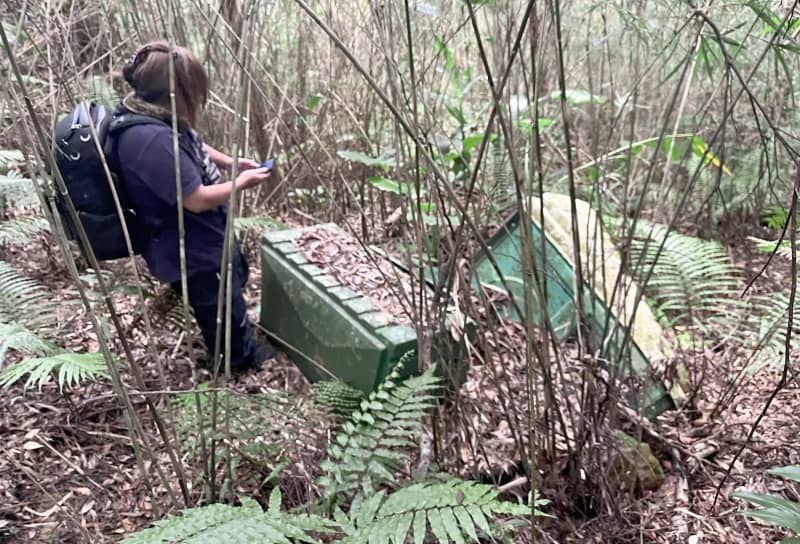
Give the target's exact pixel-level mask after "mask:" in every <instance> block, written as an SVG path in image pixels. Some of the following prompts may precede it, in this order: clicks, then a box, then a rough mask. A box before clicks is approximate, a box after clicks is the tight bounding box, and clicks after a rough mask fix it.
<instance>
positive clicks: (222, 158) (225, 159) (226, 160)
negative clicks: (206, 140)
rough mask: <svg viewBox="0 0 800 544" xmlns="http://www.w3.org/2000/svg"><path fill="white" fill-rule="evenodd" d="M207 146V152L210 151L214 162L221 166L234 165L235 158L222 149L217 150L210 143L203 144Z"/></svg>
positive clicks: (228, 166) (209, 153)
mask: <svg viewBox="0 0 800 544" xmlns="http://www.w3.org/2000/svg"><path fill="white" fill-rule="evenodd" d="M203 145H204V146H205V148H206V153H208V157H209V158H210V159H211V160H212V161H214V163H215V164H216V165H217V166H219V167H220V168H230V167H231V165H233V159H232V158H231V157H230V156H228V155H226V154H225V153H223V152H222V151H217V150H216V149H214V148H213V147H211V146H210V145H208V144H203Z"/></svg>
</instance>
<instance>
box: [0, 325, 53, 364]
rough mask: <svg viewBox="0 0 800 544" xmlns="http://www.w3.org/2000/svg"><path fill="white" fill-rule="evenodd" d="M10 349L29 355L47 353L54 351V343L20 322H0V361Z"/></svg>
mask: <svg viewBox="0 0 800 544" xmlns="http://www.w3.org/2000/svg"><path fill="white" fill-rule="evenodd" d="M9 349H13V350H16V351H19V352H22V353H25V354H27V355H46V354H48V353H51V352H52V351H53V345H52V344H51V343H50V342H47V341H45V340H43V339H42V338H41V337H40V336H39V335H37V334H35V333H33V332H31V331H30V330H28V329H27V328H25V327H23V326H22V325H20V324H19V323H10V324H9V323H0V361H3V359H4V358H5V355H6V351H7V350H9Z"/></svg>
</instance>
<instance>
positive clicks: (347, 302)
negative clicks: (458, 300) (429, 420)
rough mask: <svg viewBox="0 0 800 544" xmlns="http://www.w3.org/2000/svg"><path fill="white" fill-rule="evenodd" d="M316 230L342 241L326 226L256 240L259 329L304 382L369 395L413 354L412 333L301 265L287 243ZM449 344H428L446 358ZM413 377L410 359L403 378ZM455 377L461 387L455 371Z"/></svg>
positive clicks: (441, 339)
mask: <svg viewBox="0 0 800 544" xmlns="http://www.w3.org/2000/svg"><path fill="white" fill-rule="evenodd" d="M319 228H326V229H331V230H333V231H335V232H336V233H337V234H338V235H339V236H342V237H347V236H348V235H347V234H346V233H345V232H344V231H342V230H341V229H339V228H338V227H336V226H335V225H331V224H326V225H316V226H314V227H307V228H299V229H290V230H285V231H279V232H271V233H267V234H265V235H264V236H263V238H262V249H261V256H262V290H261V296H262V299H261V325H262V326H263V327H264V328H265V329H267V330H268V331H270V332H271V333H273V334H274V335H275V336H276V337H277V338H278V340H279V343H281V344H282V347H283V348H284V349H285V350H286V352H287V353H288V354H289V356H290V357H291V359H292V360H293V361H294V363H295V364H296V365H297V366H298V367H299V368H300V370H301V371H302V372H303V374H304V375H305V376H306V377H307V378H308V379H309V380H311V381H317V380H324V379H328V378H331V377H336V378H338V379H340V380H343V381H344V382H346V383H348V384H350V385H352V386H353V387H356V388H358V389H361V390H362V391H365V392H370V391H372V390H373V389H375V388H376V387H377V386H378V384H380V383H381V382H382V381H383V379H384V378H385V377H386V376H387V375H388V374H389V373H390V372H391V371H392V369H393V367H394V366H395V364H396V363H397V361H398V360H399V359H400V357H402V356H403V355H404V354H406V353H407V352H409V351H411V350H415V349H416V347H417V335H416V331H415V330H414V329H413V328H412V327H409V326H405V325H394V324H387V323H386V321H385V318H384V316H383V314H382V313H381V312H378V311H377V308H376V307H375V306H374V304H373V303H372V301H371V300H370V299H369V298H368V297H366V296H364V295H363V294H361V293H356V292H354V291H352V290H351V289H349V288H348V287H345V286H342V285H340V283H339V282H338V281H337V279H336V278H334V277H333V276H331V275H329V274H326V273H325V272H324V271H323V270H322V269H321V268H320V267H319V266H317V265H316V264H313V263H309V262H308V261H307V260H306V259H305V257H304V256H303V255H302V253H301V252H300V251H299V250H298V248H297V246H296V245H295V243H294V242H295V240H296V239H297V238H298V237H299V236H301V235H302V234H303V232H305V231H306V230H309V229H319ZM452 344H453V343H451V342H448V341H447V339H446V335H444V334H442V335H439V336H437V337H436V338H435V339H434V349H435V350H438V352H439V354H444V353H446V350H450V351H451V353H452V350H451V349H450V348H453V345H452ZM456 351H457V346H456ZM416 371H417V361H416V357H415V358H413V359H412V360H410V361H409V362H408V363H407V364H406V366H405V372H406V373H408V374H410V373H413V372H416ZM460 375H461V378H460V379H463V371H462V372H460Z"/></svg>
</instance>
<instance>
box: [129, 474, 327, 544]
mask: <svg viewBox="0 0 800 544" xmlns="http://www.w3.org/2000/svg"><path fill="white" fill-rule="evenodd" d="M241 503H242V505H241V506H240V507H234V506H230V505H227V504H212V505H209V506H202V507H199V508H190V509H188V510H184V511H183V512H181V514H180V515H173V516H170V517H168V518H166V519H164V520H161V521H157V522H156V523H155V524H154V527H150V528H148V529H145V530H144V531H140V532H138V533H136V534H134V535H132V536H130V537H128V538H127V539H125V540H124V541H123V544H167V543H169V544H191V543H196V544H201V543H202V544H228V543H230V542H242V543H245V542H252V543H254V544H255V543H258V544H290V543H292V542H309V543H313V542H319V541H318V540H317V539H316V538H315V537H314V535H322V534H326V533H329V532H330V531H331V527H332V526H333V525H334V524H332V523H331V522H329V521H327V520H325V519H323V518H320V517H317V516H312V515H299V514H286V513H283V512H281V511H280V505H281V497H280V491H278V489H277V488H276V489H275V490H273V492H272V496H271V497H270V504H269V508H268V509H267V510H266V511H263V510H262V509H261V506H259V504H258V503H257V502H256V501H254V500H253V499H248V498H242V499H241Z"/></svg>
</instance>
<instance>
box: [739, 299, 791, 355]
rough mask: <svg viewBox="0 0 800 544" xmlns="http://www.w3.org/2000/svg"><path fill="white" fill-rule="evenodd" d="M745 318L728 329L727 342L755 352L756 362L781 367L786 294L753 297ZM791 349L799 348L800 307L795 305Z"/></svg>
mask: <svg viewBox="0 0 800 544" xmlns="http://www.w3.org/2000/svg"><path fill="white" fill-rule="evenodd" d="M743 313H744V314H745V315H746V318H745V319H743V320H741V321H740V322H737V323H736V324H735V326H732V327H731V332H730V334H729V335H728V337H727V340H729V341H731V342H734V343H737V344H740V345H744V346H746V347H748V348H750V349H753V350H755V351H756V352H757V353H756V361H758V362H760V363H771V364H775V365H782V364H783V359H784V351H785V350H786V328H787V324H788V318H789V293H788V292H777V293H769V294H766V295H758V296H754V297H752V298H751V299H750V300H749V301H748V305H747V307H746V308H745V312H743ZM791 348H792V349H798V348H800V304H795V308H794V321H793V326H792V342H791Z"/></svg>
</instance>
